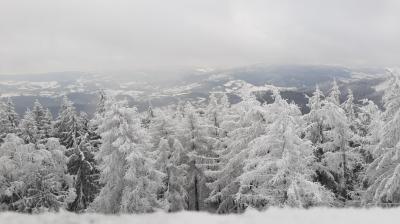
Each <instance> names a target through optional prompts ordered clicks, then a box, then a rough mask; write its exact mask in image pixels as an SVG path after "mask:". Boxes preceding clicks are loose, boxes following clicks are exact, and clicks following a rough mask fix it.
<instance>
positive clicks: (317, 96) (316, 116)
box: [304, 85, 325, 154]
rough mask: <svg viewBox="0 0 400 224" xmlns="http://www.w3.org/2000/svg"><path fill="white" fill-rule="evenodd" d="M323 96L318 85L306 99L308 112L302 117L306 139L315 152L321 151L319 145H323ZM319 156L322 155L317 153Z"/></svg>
mask: <svg viewBox="0 0 400 224" xmlns="http://www.w3.org/2000/svg"><path fill="white" fill-rule="evenodd" d="M324 97H325V96H324V94H323V93H322V92H321V90H320V89H319V87H318V85H317V86H316V88H315V91H314V93H313V95H312V96H311V97H308V104H307V106H308V108H310V112H309V113H308V114H305V115H304V119H305V121H306V124H307V127H306V129H305V132H306V138H307V139H309V140H310V141H311V142H312V143H313V145H314V146H315V150H318V151H321V150H322V148H321V147H320V144H321V143H323V141H324V140H323V130H324V126H323V116H322V114H321V110H322V103H323V100H324ZM319 154H322V152H321V153H319Z"/></svg>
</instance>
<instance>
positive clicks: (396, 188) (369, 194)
mask: <svg viewBox="0 0 400 224" xmlns="http://www.w3.org/2000/svg"><path fill="white" fill-rule="evenodd" d="M388 72H389V73H390V74H391V78H390V79H389V82H388V85H389V86H388V88H386V91H385V93H384V96H383V102H384V107H385V111H384V113H383V121H384V125H383V127H382V129H381V133H380V142H379V144H378V146H377V148H376V150H375V155H376V156H377V158H376V159H375V160H374V162H373V163H371V164H370V166H369V167H368V170H367V172H366V177H365V181H364V184H365V186H366V187H367V191H366V193H365V195H364V200H363V203H364V204H365V205H368V204H376V205H383V206H393V205H392V204H391V203H400V156H399V153H400V143H399V142H400V80H399V72H398V71H396V70H388Z"/></svg>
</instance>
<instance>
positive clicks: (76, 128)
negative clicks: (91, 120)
mask: <svg viewBox="0 0 400 224" xmlns="http://www.w3.org/2000/svg"><path fill="white" fill-rule="evenodd" d="M83 134H84V133H83V124H82V120H81V118H80V117H79V115H78V114H77V112H76V109H75V107H74V105H73V103H72V102H71V101H70V100H69V99H68V98H67V96H64V97H63V102H62V104H61V107H60V111H59V113H58V117H57V119H56V121H55V123H54V136H55V137H57V138H59V139H60V142H61V144H62V145H64V146H65V147H67V149H69V148H72V147H73V146H74V144H75V142H76V139H78V138H79V136H82V135H83Z"/></svg>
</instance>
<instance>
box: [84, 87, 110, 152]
mask: <svg viewBox="0 0 400 224" xmlns="http://www.w3.org/2000/svg"><path fill="white" fill-rule="evenodd" d="M98 95H99V96H98V103H97V107H96V111H95V113H94V115H93V118H92V119H91V120H90V121H89V123H88V125H87V126H88V130H89V132H88V133H89V140H90V143H91V145H92V147H93V150H94V151H95V152H97V151H98V149H99V148H100V144H101V138H100V135H99V134H98V133H97V129H98V127H99V125H100V122H101V121H102V120H103V118H104V113H105V110H106V105H105V104H106V101H107V95H106V93H105V92H104V91H103V90H100V91H99V93H98Z"/></svg>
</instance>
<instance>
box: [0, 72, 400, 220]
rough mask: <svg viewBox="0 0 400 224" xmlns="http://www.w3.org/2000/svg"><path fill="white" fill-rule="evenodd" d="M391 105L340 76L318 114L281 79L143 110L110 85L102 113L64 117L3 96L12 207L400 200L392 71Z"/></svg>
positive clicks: (216, 207)
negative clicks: (360, 94) (259, 90)
mask: <svg viewBox="0 0 400 224" xmlns="http://www.w3.org/2000/svg"><path fill="white" fill-rule="evenodd" d="M389 73H390V75H391V78H390V80H389V81H388V82H387V83H388V85H389V87H388V88H387V89H386V90H385V93H384V97H383V103H384V110H380V109H379V108H378V106H377V105H375V104H374V103H373V102H372V101H370V100H363V101H361V102H354V97H353V94H352V92H351V91H350V90H349V91H348V93H347V100H346V101H345V102H340V96H341V94H342V93H341V92H340V90H339V87H338V85H337V83H336V81H335V82H333V85H332V88H331V90H330V91H329V92H328V93H327V96H324V93H322V91H320V90H319V88H318V87H317V88H316V90H315V92H314V93H313V94H312V95H311V96H309V103H308V107H309V108H310V112H309V113H307V114H304V115H303V114H301V112H300V110H299V108H298V107H297V106H296V105H295V104H294V103H288V102H287V101H286V100H284V99H283V98H282V97H281V96H280V94H279V91H278V89H273V90H272V93H273V99H274V101H273V102H272V103H268V104H267V103H264V104H262V103H260V102H259V101H258V100H257V99H256V97H255V96H254V94H252V93H251V92H250V91H240V92H241V95H240V97H241V99H242V100H241V101H240V102H239V103H237V104H230V103H229V100H228V97H227V95H226V94H224V93H212V94H211V95H210V97H209V101H208V104H207V105H195V106H194V105H192V104H191V103H190V102H186V103H179V104H178V105H175V106H170V107H166V108H157V109H152V108H149V110H148V111H146V112H143V113H139V112H138V111H137V110H136V108H134V107H130V106H129V105H128V103H127V102H126V101H117V100H115V99H114V98H112V97H107V96H106V95H105V94H104V93H103V92H101V93H100V100H99V104H98V108H97V111H96V113H95V115H94V117H93V118H92V119H91V120H89V119H88V116H87V115H86V114H84V113H80V114H79V113H77V111H76V109H75V107H74V106H73V104H72V103H71V102H70V101H69V100H68V99H67V98H64V100H63V103H62V106H61V109H60V112H59V114H58V117H57V118H56V119H54V120H53V118H52V116H51V113H50V112H49V111H48V110H47V109H44V108H43V107H42V106H41V105H40V103H39V102H35V104H34V106H33V108H32V109H30V110H27V111H26V113H25V115H24V116H23V118H22V119H21V120H19V119H18V115H17V114H16V113H15V111H14V107H13V103H12V101H11V100H7V101H4V102H2V103H1V105H0V114H1V117H0V118H1V119H0V123H1V126H0V128H1V129H0V136H1V139H2V140H1V141H2V143H1V146H0V204H1V206H2V207H3V209H6V210H16V211H25V212H36V211H43V210H58V209H60V208H65V209H69V210H71V211H76V212H83V211H93V212H102V213H143V212H152V211H156V210H165V211H169V212H174V211H180V210H195V211H210V212H217V213H230V212H242V211H244V210H245V209H246V208H248V207H253V208H257V209H265V208H268V207H270V206H278V207H286V206H290V207H301V208H308V207H312V206H336V207H343V206H349V205H352V206H371V205H380V206H393V205H396V204H397V203H400V156H399V153H400V152H399V150H400V143H399V142H400V77H399V74H398V73H395V72H394V71H389Z"/></svg>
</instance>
